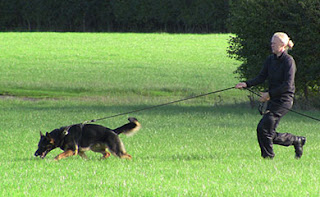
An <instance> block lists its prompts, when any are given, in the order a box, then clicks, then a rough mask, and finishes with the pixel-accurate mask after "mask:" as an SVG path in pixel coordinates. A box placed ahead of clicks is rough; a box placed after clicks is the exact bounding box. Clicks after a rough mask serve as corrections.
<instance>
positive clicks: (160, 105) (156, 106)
mask: <svg viewBox="0 0 320 197" xmlns="http://www.w3.org/2000/svg"><path fill="white" fill-rule="evenodd" d="M233 88H234V87H230V88H225V89H221V90H216V91H213V92H208V93H205V94H199V95H196V96H190V97H187V98H183V99H179V100H176V101H171V102H168V103H163V104H159V105H154V106H151V107H146V108H142V109H137V110H133V111H129V112H123V113H119V114H115V115H112V116H106V117H103V118H98V119H93V120H89V121H85V122H83V124H87V123H90V122H96V121H99V120H105V119H109V118H114V117H117V116H122V115H126V114H131V113H136V112H140V111H144V110H149V109H154V108H158V107H162V106H166V105H171V104H174V103H178V102H182V101H186V100H190V99H195V98H199V97H203V96H208V95H210V94H216V93H219V92H224V91H227V90H230V89H233Z"/></svg>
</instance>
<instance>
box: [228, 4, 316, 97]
mask: <svg viewBox="0 0 320 197" xmlns="http://www.w3.org/2000/svg"><path fill="white" fill-rule="evenodd" d="M228 25H229V28H230V30H231V32H232V33H234V34H235V36H233V37H231V38H230V40H229V44H230V46H229V48H228V54H229V56H230V57H231V58H236V59H238V60H241V61H243V63H242V65H241V66H240V67H239V68H238V69H237V70H236V71H235V73H237V74H238V76H239V78H240V79H241V80H247V79H250V78H252V77H254V76H256V75H257V74H258V72H259V71H260V69H261V66H262V64H263V61H264V60H265V58H266V57H267V56H268V54H270V38H271V37H272V35H273V33H274V32H278V31H282V32H286V33H287V34H288V35H289V37H290V38H291V39H292V40H293V42H294V43H295V47H294V48H293V50H292V51H289V53H290V54H291V55H292V56H293V57H294V59H295V61H296V64H297V70H298V72H297V74H296V87H297V93H298V94H301V95H303V96H304V97H305V98H309V96H311V95H312V94H320V88H319V87H320V63H319V59H320V44H319V41H320V33H319V32H320V0H238V1H234V2H231V5H230V18H229V20H228Z"/></svg>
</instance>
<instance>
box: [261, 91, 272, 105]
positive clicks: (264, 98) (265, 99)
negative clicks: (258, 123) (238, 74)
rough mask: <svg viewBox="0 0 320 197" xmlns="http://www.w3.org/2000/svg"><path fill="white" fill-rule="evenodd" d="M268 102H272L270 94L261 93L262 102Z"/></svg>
mask: <svg viewBox="0 0 320 197" xmlns="http://www.w3.org/2000/svg"><path fill="white" fill-rule="evenodd" d="M268 100H270V95H269V92H260V99H259V101H260V102H263V103H264V102H267V101H268Z"/></svg>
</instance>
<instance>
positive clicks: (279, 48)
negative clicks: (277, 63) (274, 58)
mask: <svg viewBox="0 0 320 197" xmlns="http://www.w3.org/2000/svg"><path fill="white" fill-rule="evenodd" d="M271 49H272V53H274V54H276V55H281V54H282V52H283V51H284V50H285V48H284V44H283V43H282V42H281V40H280V38H278V37H276V36H273V37H272V39H271Z"/></svg>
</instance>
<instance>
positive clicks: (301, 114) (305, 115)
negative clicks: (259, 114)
mask: <svg viewBox="0 0 320 197" xmlns="http://www.w3.org/2000/svg"><path fill="white" fill-rule="evenodd" d="M246 90H248V91H249V92H251V93H253V94H255V95H257V96H259V97H261V96H260V94H258V93H257V92H255V91H253V90H251V89H249V88H248V89H246ZM269 102H272V103H274V104H277V105H279V104H278V103H276V102H273V101H271V100H270V101H269ZM280 107H282V108H284V109H286V110H289V111H291V112H293V113H296V114H299V115H300V116H304V117H307V118H310V119H313V120H317V121H320V119H319V118H315V117H312V116H309V115H307V114H303V113H300V112H297V111H295V110H292V109H289V108H287V107H283V106H280Z"/></svg>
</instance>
